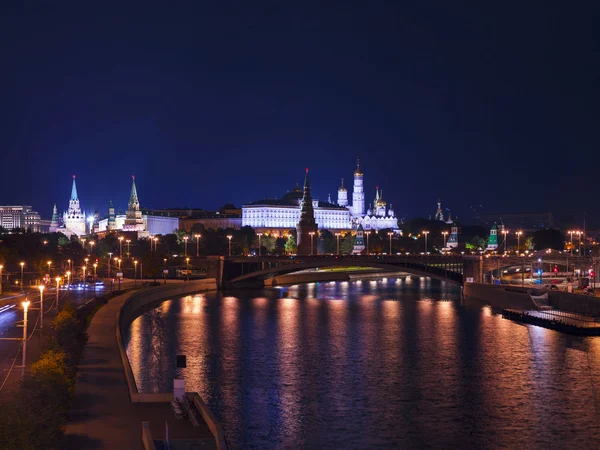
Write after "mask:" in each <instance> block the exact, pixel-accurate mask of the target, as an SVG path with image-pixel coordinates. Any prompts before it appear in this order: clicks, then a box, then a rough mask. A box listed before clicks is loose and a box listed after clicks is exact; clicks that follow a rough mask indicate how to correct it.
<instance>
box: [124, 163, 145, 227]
mask: <svg viewBox="0 0 600 450" xmlns="http://www.w3.org/2000/svg"><path fill="white" fill-rule="evenodd" d="M131 178H132V179H133V182H132V184H131V195H130V196H129V203H128V205H127V212H126V213H125V224H124V225H123V231H138V232H139V231H144V229H145V227H144V219H143V218H142V211H140V201H139V199H138V195H137V189H136V187H135V177H134V176H133V175H132V176H131Z"/></svg>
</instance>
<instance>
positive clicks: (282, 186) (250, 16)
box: [0, 1, 600, 217]
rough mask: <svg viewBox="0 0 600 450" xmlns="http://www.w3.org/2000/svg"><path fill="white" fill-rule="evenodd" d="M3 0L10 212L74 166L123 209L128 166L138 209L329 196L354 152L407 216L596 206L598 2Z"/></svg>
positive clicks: (0, 24) (47, 203)
mask: <svg viewBox="0 0 600 450" xmlns="http://www.w3.org/2000/svg"><path fill="white" fill-rule="evenodd" d="M7 3H8V2H3V3H2V6H1V7H0V8H1V14H0V50H1V53H0V54H1V58H2V63H1V67H2V71H1V72H0V81H1V83H0V98H1V99H2V101H1V102H0V108H1V109H0V163H1V166H2V176H1V177H0V204H7V203H12V204H19V203H25V204H32V205H33V206H34V207H35V208H36V209H37V210H39V211H40V212H41V213H42V215H43V216H46V217H49V216H50V213H51V208H52V204H53V203H54V202H57V203H58V207H59V209H63V208H66V206H67V201H68V196H69V193H70V183H71V175H72V174H77V180H78V190H79V196H80V199H81V202H82V205H83V207H84V208H85V209H86V210H90V209H95V208H98V209H100V210H101V211H102V212H104V211H105V210H106V209H107V205H108V201H109V200H111V199H112V200H113V202H114V203H115V206H117V207H121V208H125V206H126V203H127V199H128V194H129V189H130V182H131V174H135V175H136V182H137V185H138V192H139V195H140V201H141V203H142V206H147V207H151V208H163V207H175V206H188V205H189V206H192V207H203V208H216V207H218V206H220V205H222V204H224V203H226V202H232V203H234V204H236V205H240V204H242V203H244V202H249V201H253V200H257V199H261V198H264V197H271V196H279V195H282V194H283V193H284V192H285V191H286V190H287V189H291V188H292V187H293V185H294V183H295V181H296V180H301V179H302V177H303V171H304V167H309V168H310V174H311V177H312V185H313V192H314V195H315V196H316V197H318V198H320V199H326V197H327V194H328V193H329V192H330V193H331V194H332V196H333V197H334V198H335V195H336V188H337V186H338V184H339V179H340V178H341V177H344V178H345V179H346V181H347V183H348V184H350V182H351V176H352V171H353V169H354V164H355V159H356V158H357V157H360V158H361V162H362V164H361V166H362V168H363V170H364V172H365V184H366V191H367V202H369V201H372V198H373V197H374V189H375V185H379V186H380V187H382V188H383V190H384V197H385V199H386V200H387V201H388V202H392V203H393V205H394V208H395V210H396V212H397V214H398V215H401V216H406V217H411V216H414V215H427V214H432V213H434V212H435V202H436V199H437V197H438V196H439V197H441V198H442V201H443V204H444V206H445V207H448V208H450V209H451V210H452V211H453V213H454V214H459V215H461V216H467V215H468V211H469V206H470V205H474V204H482V205H483V207H484V208H483V210H484V211H488V212H491V211H507V212H513V211H514V212H521V211H552V212H554V213H555V214H556V215H557V216H558V215H560V214H563V213H569V212H572V213H582V212H584V211H586V212H587V213H588V214H591V215H594V214H596V211H595V209H597V208H596V207H595V205H596V204H597V203H598V198H597V191H598V189H597V187H598V183H597V175H596V173H597V171H598V166H599V164H600V162H599V157H598V148H599V146H598V123H599V119H600V114H599V109H600V106H599V105H600V91H599V84H598V83H599V81H598V80H599V79H600V78H599V74H600V55H599V52H598V35H597V32H596V33H594V32H593V29H592V24H593V21H594V19H598V12H599V11H598V6H596V5H597V4H598V2H587V3H586V2H575V3H573V2H571V3H568V4H565V3H563V2H522V1H521V2H514V3H501V4H499V3H492V2H479V3H480V4H478V3H471V4H470V6H469V7H466V6H464V5H461V4H460V3H457V2H448V1H440V2H412V3H415V4H410V5H409V4H407V2H398V1H391V2H364V1H361V2H358V1H357V2H354V1H350V2H337V3H336V4H334V2H330V3H328V4H329V5H330V6H322V5H321V6H315V5H317V3H314V4H311V3H304V2H246V1H244V2H191V1H190V2H175V3H168V2H160V3H155V4H152V3H148V2H143V3H142V2H139V3H135V5H134V4H133V3H132V2H118V3H117V2H114V3H113V2H102V3H93V4H92V3H90V2H49V1H48V2H11V3H13V4H14V5H13V6H11V5H8V4H7ZM22 3H27V5H28V6H23V5H22ZM17 4H18V6H15V5H17ZM159 5H160V6H159ZM350 194H351V192H350Z"/></svg>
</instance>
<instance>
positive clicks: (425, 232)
mask: <svg viewBox="0 0 600 450" xmlns="http://www.w3.org/2000/svg"><path fill="white" fill-rule="evenodd" d="M428 234H429V231H427V230H425V231H423V236H425V254H427V235H428Z"/></svg>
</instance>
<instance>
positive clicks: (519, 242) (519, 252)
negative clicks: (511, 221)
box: [515, 230, 523, 256]
mask: <svg viewBox="0 0 600 450" xmlns="http://www.w3.org/2000/svg"><path fill="white" fill-rule="evenodd" d="M515 234H516V235H517V256H519V255H520V254H521V250H520V248H521V235H522V234H523V232H522V231H521V230H519V231H516V232H515Z"/></svg>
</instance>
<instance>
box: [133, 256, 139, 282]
mask: <svg viewBox="0 0 600 450" xmlns="http://www.w3.org/2000/svg"><path fill="white" fill-rule="evenodd" d="M137 265H138V262H137V261H133V285H134V286H135V285H136V284H137Z"/></svg>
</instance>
